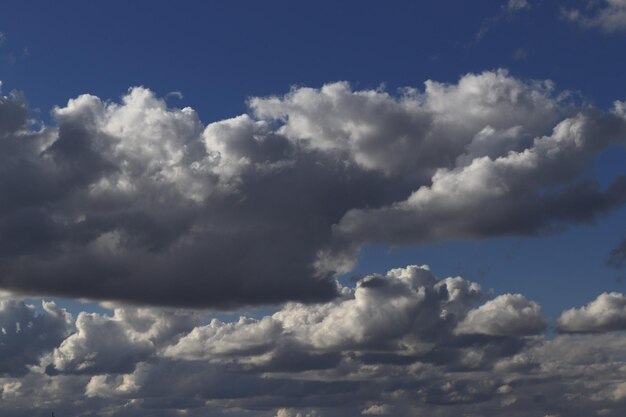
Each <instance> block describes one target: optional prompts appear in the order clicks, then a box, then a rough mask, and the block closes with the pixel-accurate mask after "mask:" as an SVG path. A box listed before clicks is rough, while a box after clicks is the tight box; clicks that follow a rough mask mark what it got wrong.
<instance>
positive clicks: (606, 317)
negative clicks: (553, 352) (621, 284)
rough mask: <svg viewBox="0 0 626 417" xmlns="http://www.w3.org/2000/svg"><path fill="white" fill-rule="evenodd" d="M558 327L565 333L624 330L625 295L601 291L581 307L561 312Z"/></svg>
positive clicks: (625, 320) (625, 319)
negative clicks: (601, 292)
mask: <svg viewBox="0 0 626 417" xmlns="http://www.w3.org/2000/svg"><path fill="white" fill-rule="evenodd" d="M558 329H559V331H561V332H565V333H579V332H609V331H615V330H626V296H624V294H620V293H617V292H611V293H603V294H600V295H599V296H598V298H596V299H595V300H593V301H592V302H590V303H589V304H587V305H586V306H584V307H581V308H572V309H570V310H566V311H564V312H563V313H561V316H560V317H559V319H558Z"/></svg>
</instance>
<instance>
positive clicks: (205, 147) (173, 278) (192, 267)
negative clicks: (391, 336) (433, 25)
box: [0, 70, 626, 307]
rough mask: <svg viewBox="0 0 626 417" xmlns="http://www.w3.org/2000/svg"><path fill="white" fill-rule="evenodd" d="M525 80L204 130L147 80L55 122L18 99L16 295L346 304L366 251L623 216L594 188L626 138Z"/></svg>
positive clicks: (7, 244) (348, 95) (605, 191)
mask: <svg viewBox="0 0 626 417" xmlns="http://www.w3.org/2000/svg"><path fill="white" fill-rule="evenodd" d="M562 97H563V95H558V94H556V92H555V91H554V89H553V86H552V85H551V83H549V82H537V81H524V80H519V79H516V78H514V77H512V76H510V75H509V74H508V73H507V72H506V71H503V70H500V71H494V72H484V73H480V74H468V75H465V76H463V77H462V78H461V79H460V80H459V81H458V83H456V84H442V83H438V82H435V81H427V82H426V83H425V88H424V89H423V90H418V89H413V88H407V89H404V90H403V91H402V92H401V93H400V94H399V95H392V94H389V93H387V92H385V91H382V90H362V91H358V90H353V89H352V88H351V87H350V85H349V84H348V83H345V82H340V83H334V84H327V85H325V86H323V87H322V88H319V89H316V88H304V87H302V88H294V89H292V90H291V91H290V92H289V93H288V94H286V95H284V96H276V97H266V98H252V99H250V102H249V106H250V114H244V115H241V116H237V117H234V118H232V119H227V120H221V121H217V122H213V123H209V124H207V125H205V124H203V123H202V122H201V121H200V120H199V118H198V116H197V114H196V113H195V112H194V110H192V109H191V108H183V109H178V108H168V107H167V106H166V104H165V102H164V101H163V100H162V99H159V98H157V97H156V96H155V95H154V93H152V92H151V91H150V90H148V89H145V88H141V87H138V88H132V89H130V90H129V91H128V93H127V94H126V95H124V96H123V97H122V99H121V101H120V102H119V103H118V102H110V101H102V100H101V99H99V98H98V97H94V96H91V95H82V96H79V97H77V98H75V99H72V100H70V101H69V102H68V104H67V105H66V106H64V107H58V108H55V109H54V110H53V118H54V123H53V124H52V125H51V126H48V127H44V128H42V129H39V130H35V129H33V128H32V127H30V126H31V124H30V122H29V119H28V109H27V106H26V104H25V103H26V102H25V99H24V97H23V96H22V95H20V94H18V93H11V94H10V95H8V96H4V97H2V98H1V99H0V150H1V152H0V170H1V172H0V174H1V175H0V178H1V180H0V195H1V196H4V198H1V199H0V201H1V202H2V203H0V286H2V287H3V288H5V289H10V290H12V291H17V292H23V293H30V294H53V295H63V296H70V297H86V298H91V299H104V300H126V301H131V302H134V303H140V304H145V303H147V304H160V305H172V306H196V307H234V306H239V305H251V304H264V303H281V302H285V301H302V302H315V301H322V300H329V299H332V298H334V297H336V296H338V295H339V293H338V292H337V291H338V290H337V287H336V284H335V282H334V276H335V274H337V273H341V272H346V271H347V270H349V269H350V268H351V267H352V265H353V263H354V260H355V259H356V255H357V253H358V251H359V248H360V247H361V246H362V245H363V244H364V243H367V242H378V243H388V244H414V243H423V242H431V241H436V240H445V239H459V238H476V237H479V238H484V237H494V236H503V235H532V234H538V233H543V232H546V231H549V230H551V229H552V228H554V227H559V226H561V225H563V224H567V223H571V222H580V221H588V220H591V219H593V218H594V217H595V216H597V215H599V214H602V213H605V212H607V211H609V210H612V209H614V208H616V207H618V206H620V205H621V204H622V203H623V202H624V199H625V198H626V180H624V178H621V177H619V178H615V179H614V181H613V183H612V184H611V185H609V186H608V187H607V188H602V187H601V186H600V185H599V184H598V182H597V181H596V179H595V178H593V177H591V178H590V177H589V175H587V176H584V175H582V174H583V173H584V168H585V166H586V164H587V163H588V162H589V161H590V160H592V158H593V157H594V155H595V154H597V153H598V152H601V151H602V150H603V149H606V148H607V147H608V146H611V145H613V144H616V143H623V141H624V140H625V138H626V117H625V115H624V112H623V105H621V104H620V103H619V102H618V103H617V104H616V107H615V109H614V110H612V111H608V112H603V111H600V110H597V109H593V108H589V107H584V108H581V107H576V106H575V105H573V104H572V103H569V102H568V101H567V100H564V99H563V98H562Z"/></svg>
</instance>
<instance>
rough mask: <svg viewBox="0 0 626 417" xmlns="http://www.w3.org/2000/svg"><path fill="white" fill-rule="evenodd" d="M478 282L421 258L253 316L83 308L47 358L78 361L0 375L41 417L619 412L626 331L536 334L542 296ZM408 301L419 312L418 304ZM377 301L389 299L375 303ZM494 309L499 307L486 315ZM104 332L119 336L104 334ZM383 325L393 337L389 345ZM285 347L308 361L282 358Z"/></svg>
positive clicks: (10, 394)
mask: <svg viewBox="0 0 626 417" xmlns="http://www.w3.org/2000/svg"><path fill="white" fill-rule="evenodd" d="M471 287H472V284H471V283H468V282H467V281H464V280H462V279H461V278H446V279H437V278H435V277H434V276H433V275H432V273H430V271H429V270H428V269H426V268H425V267H416V266H413V267H407V268H398V269H394V270H391V271H389V272H388V273H387V274H385V275H384V276H383V275H370V276H368V277H365V278H364V279H362V280H361V281H360V282H359V283H358V284H357V287H356V288H355V289H342V294H343V295H342V298H341V299H338V300H333V301H331V302H328V303H324V304H320V305H303V304H295V303H292V304H289V305H287V306H285V307H284V308H283V309H281V310H279V311H278V312H276V313H274V314H269V315H267V316H264V317H260V318H256V319H253V318H241V319H239V320H236V321H233V322H221V321H217V320H214V321H211V322H210V323H208V324H206V325H200V324H199V323H197V322H196V321H195V320H196V319H197V317H196V316H195V315H188V314H187V313H185V312H182V311H173V310H161V309H135V308H120V307H117V308H116V310H114V312H113V314H112V315H110V316H106V315H100V314H98V315H87V314H86V313H81V314H79V316H78V317H79V318H78V319H77V324H76V327H77V332H76V333H75V334H73V335H71V336H69V337H68V338H67V339H66V342H67V343H65V342H64V343H62V344H61V345H60V347H59V349H57V351H56V352H55V353H54V355H51V356H50V358H49V359H50V360H52V361H54V360H56V359H57V358H58V356H59V355H60V353H61V352H60V351H63V352H64V353H65V354H68V353H69V351H70V349H69V345H74V347H75V349H73V351H74V352H76V353H75V357H76V358H80V359H77V360H76V361H74V362H71V363H70V362H67V363H66V366H65V368H64V369H63V370H58V372H48V373H45V372H43V367H37V366H35V367H31V368H30V370H29V372H28V373H27V374H26V375H23V376H17V375H14V376H12V377H9V376H5V377H3V378H0V396H2V405H1V406H0V410H1V411H2V412H3V413H6V414H9V415H15V416H18V417H26V416H30V415H35V416H42V417H44V416H46V415H48V413H47V410H51V409H53V410H54V411H55V413H56V414H58V415H66V414H67V415H85V416H89V415H96V414H97V415H100V414H107V415H111V416H112V417H140V416H146V415H152V416H155V417H167V416H170V415H179V414H180V415H186V416H192V417H201V416H204V415H207V414H211V415H216V416H222V415H230V416H236V417H244V416H246V417H247V416H250V417H258V416H262V417H273V416H277V415H279V416H281V415H282V416H298V415H300V416H319V417H358V416H360V415H394V416H414V415H420V414H423V415H436V416H439V417H452V416H458V415H462V414H463V413H467V412H468V411H469V410H471V412H472V413H474V414H476V415H481V416H495V415H502V414H506V415H507V416H512V417H522V416H526V415H529V414H532V415H546V414H558V415H567V416H574V417H578V416H581V417H582V416H588V415H595V414H597V413H600V412H601V413H600V414H598V415H603V416H614V417H617V416H619V415H621V412H623V407H624V404H626V403H625V402H624V400H625V398H626V397H625V396H624V395H623V393H624V387H623V381H624V378H625V377H626V362H624V357H623V352H624V349H625V348H626V337H625V336H624V334H623V333H621V332H612V333H603V334H560V335H557V336H556V337H554V338H544V337H542V336H535V337H531V338H529V337H526V336H524V334H526V332H525V331H524V330H520V327H517V328H516V327H515V326H516V325H518V323H519V321H521V319H520V318H521V316H522V315H523V314H528V317H529V318H531V322H532V321H533V320H532V317H534V315H533V312H535V311H536V309H535V308H534V307H533V303H532V302H529V301H528V300H526V299H524V298H523V297H521V296H514V295H505V296H501V297H497V298H496V299H494V300H491V301H487V302H486V303H484V304H483V305H482V306H480V307H478V308H476V304H477V303H478V302H479V295H480V294H479V292H477V291H474V292H471V291H468V289H469V288H471ZM476 289H477V288H476V287H475V286H474V290H476ZM376 292H378V294H376ZM411 299H415V300H416V301H415V302H416V304H417V305H421V306H422V307H421V310H420V308H415V306H412V307H411V302H409V300H411ZM355 301H356V302H355ZM359 303H360V304H361V305H360V306H358V307H357V306H356V304H359ZM369 304H371V305H372V306H374V305H377V306H379V307H380V309H379V310H375V309H374V308H373V307H372V308H365V306H366V305H369ZM485 306H488V307H485ZM410 308H413V310H411V311H412V313H411V314H412V315H414V316H415V317H414V323H413V324H412V325H410V326H408V325H406V324H402V325H398V328H399V329H404V330H402V331H399V330H398V329H395V330H393V331H391V332H392V333H393V335H392V336H388V335H389V333H387V330H386V329H384V328H382V327H381V326H378V325H372V326H371V327H368V325H369V323H370V322H375V321H377V320H381V321H382V320H385V319H387V324H388V326H389V327H394V328H395V327H396V321H401V320H400V319H399V317H400V318H401V317H402V315H401V314H399V311H403V310H404V309H410ZM352 310H355V312H354V313H353V314H352V315H351V314H349V313H350V311H352ZM493 310H498V312H499V314H498V315H496V314H491V313H489V312H491V311H493ZM507 310H508V312H507ZM478 311H481V314H480V317H479V318H480V322H478V321H477V320H473V325H475V326H478V323H480V326H481V329H488V330H486V331H484V332H483V334H476V333H472V334H456V333H457V332H455V329H457V328H458V327H459V326H460V323H463V322H465V321H468V320H470V321H471V319H469V317H470V315H476V314H477V313H476V312H478ZM485 311H487V312H488V313H485ZM339 312H341V313H343V315H344V316H345V318H344V319H343V320H344V322H342V321H341V317H340V314H339ZM291 313H294V314H291ZM377 315H380V316H381V317H380V318H379V317H377ZM81 317H82V318H81ZM476 317H478V316H476ZM503 317H504V318H503ZM288 318H292V321H289V320H288ZM331 318H332V321H330V322H327V323H325V321H326V320H330V319H331ZM489 321H493V322H494V324H493V325H490V324H489ZM361 322H364V323H361ZM433 322H434V323H433ZM505 322H506V323H508V326H511V327H510V328H514V329H515V330H516V331H515V332H510V328H509V327H507V329H508V330H507V333H508V334H507V335H501V333H502V332H500V333H498V334H497V335H494V334H493V333H495V331H492V329H497V331H498V332H499V331H500V329H502V327H503V323H505ZM331 324H332V325H334V326H336V327H337V328H338V330H337V331H336V332H333V329H332V327H333V326H331ZM348 324H352V325H354V326H357V327H361V328H362V329H367V330H366V331H365V333H363V331H359V332H355V333H351V334H347V335H345V337H343V338H341V337H340V336H339V335H338V333H340V332H341V331H344V332H345V331H346V329H347V326H348ZM193 326H195V327H194V328H193V329H191V327H193ZM436 327H438V328H439V329H438V330H433V328H436ZM112 329H114V330H112ZM319 331H322V333H320V335H319V337H317V336H316V334H317V333H318V332H319ZM487 331H492V334H484V333H486V332H487ZM96 333H101V334H102V335H101V337H97V336H95V334H96ZM513 333H514V334H513ZM122 334H123V335H124V336H120V335H122ZM322 334H326V335H327V336H326V337H327V338H328V339H329V341H324V340H323V337H322ZM363 334H367V335H368V336H367V337H364V336H363ZM355 335H358V337H356V336H355ZM180 336H182V338H181V337H180ZM105 337H108V338H110V339H111V343H106V342H103V341H102V340H100V339H102V338H105ZM380 337H388V338H389V339H390V340H395V341H396V342H395V343H381V342H380V339H379V338H380ZM81 339H83V340H82V341H81ZM87 339H88V340H87ZM68 341H69V342H68ZM142 343H145V345H146V346H148V345H150V344H151V348H150V349H151V352H152V353H148V354H144V353H143V352H142V351H141V349H137V348H138V347H141V346H143V345H142ZM81 344H82V345H83V346H87V345H89V346H91V348H90V349H92V353H93V355H91V356H88V355H83V356H81V354H80V352H81V349H80V345H81ZM85 350H88V349H85ZM100 352H103V356H99V354H100ZM115 352H117V357H118V358H122V359H125V358H127V357H128V356H129V355H130V356H132V355H135V354H136V353H137V352H139V353H141V355H136V356H134V357H133V358H132V361H130V360H129V361H128V363H130V362H133V361H139V362H137V363H136V364H135V365H134V366H132V367H131V366H126V367H124V366H118V365H119V364H120V363H121V362H123V360H119V361H117V362H116V360H117V359H116V356H115V355H114V353H115ZM142 355H143V356H142ZM322 355H326V357H327V358H328V357H330V356H329V355H335V356H334V359H333V361H329V360H328V359H325V360H326V365H325V366H318V365H310V363H309V362H310V361H311V358H316V359H314V360H313V361H315V360H318V361H320V357H321V356H322ZM105 356H107V357H108V358H109V359H108V360H111V361H112V364H111V365H110V366H108V367H105V366H102V365H103V364H104V363H105V360H104V357H105ZM277 358H278V359H285V358H287V359H289V360H292V361H293V362H294V363H298V362H299V364H298V366H294V364H293V363H291V364H290V365H289V366H284V363H283V365H280V366H279V365H277V363H278V362H276V360H277ZM407 359H408V360H407ZM285 360H286V359H285ZM90 361H91V362H90ZM120 361H121V362H120ZM42 363H43V364H44V365H45V361H43V362H42ZM81 366H82V367H83V368H82V369H80V368H81ZM98 366H99V367H98ZM59 367H61V366H60V363H59ZM83 371H84V372H83ZM120 372H122V373H120ZM68 399H72V400H71V401H70V400H68Z"/></svg>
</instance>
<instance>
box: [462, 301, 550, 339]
mask: <svg viewBox="0 0 626 417" xmlns="http://www.w3.org/2000/svg"><path fill="white" fill-rule="evenodd" d="M546 327H547V321H546V320H545V319H544V318H543V317H542V315H541V307H540V306H539V304H537V303H535V302H533V301H529V300H528V299H526V297H524V296H523V295H521V294H505V295H500V296H498V297H496V298H495V299H493V300H491V301H488V302H487V303H485V304H483V305H482V306H480V307H478V308H476V309H474V310H471V311H469V312H468V313H467V316H466V317H465V319H464V320H463V321H462V322H461V323H459V326H458V327H457V329H456V331H457V332H458V333H479V334H487V335H492V336H530V335H535V334H539V333H542V332H543V331H544V330H545V329H546Z"/></svg>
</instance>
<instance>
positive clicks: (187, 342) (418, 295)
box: [164, 265, 482, 364]
mask: <svg viewBox="0 0 626 417" xmlns="http://www.w3.org/2000/svg"><path fill="white" fill-rule="evenodd" d="M481 296H482V291H481V289H480V286H479V285H477V284H475V283H471V282H467V281H465V280H463V279H462V278H459V277H456V278H446V279H443V280H438V279H436V278H435V277H434V276H433V275H432V273H431V272H430V270H429V269H428V267H427V266H416V265H412V266H408V267H406V268H397V269H393V270H390V271H389V272H388V273H387V274H386V275H385V276H378V275H370V276H367V277H365V278H364V279H363V280H361V281H360V282H359V284H358V285H357V288H356V289H354V290H351V289H348V288H343V289H342V297H341V298H340V299H338V300H335V301H333V302H330V303H326V304H321V305H312V306H307V305H303V304H293V303H292V304H288V305H286V306H285V307H284V308H283V309H281V310H279V311H278V312H276V313H275V314H273V315H272V316H267V317H264V318H263V319H261V320H256V319H250V318H241V319H240V320H239V321H237V322H233V323H222V322H219V321H217V320H214V321H212V322H211V323H210V324H208V325H206V326H203V327H197V328H195V329H194V330H193V331H192V332H191V333H189V334H188V335H186V336H184V337H183V338H181V339H180V340H179V341H178V343H176V344H175V345H172V346H170V347H168V348H166V349H165V351H164V354H165V356H167V357H172V358H183V359H187V360H212V359H217V360H219V361H221V360H223V358H224V357H232V358H233V359H234V360H236V358H237V357H239V356H241V355H246V356H257V357H258V360H260V361H266V360H269V359H271V358H273V357H275V355H285V354H286V352H287V351H289V350H296V351H304V352H317V353H324V352H335V351H340V350H345V349H354V350H369V349H374V350H376V349H378V350H382V351H390V352H398V353H404V354H415V353H416V352H415V351H412V348H413V347H414V348H416V349H418V348H419V344H424V345H423V346H422V347H423V348H425V349H427V350H429V349H430V348H432V345H429V344H432V343H437V342H439V341H441V340H445V339H446V338H447V337H449V335H450V333H451V330H452V329H453V328H454V326H455V324H456V322H457V320H458V319H459V318H460V317H463V316H464V314H465V313H466V312H467V310H469V308H471V306H472V305H474V304H475V303H476V302H477V301H478V300H479V299H480V297H481ZM416 341H419V343H417V344H415V343H414V342H416ZM418 350H419V349H418ZM312 359H313V358H311V357H310V358H309V360H312ZM314 363H315V362H314V361H311V364H314Z"/></svg>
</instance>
